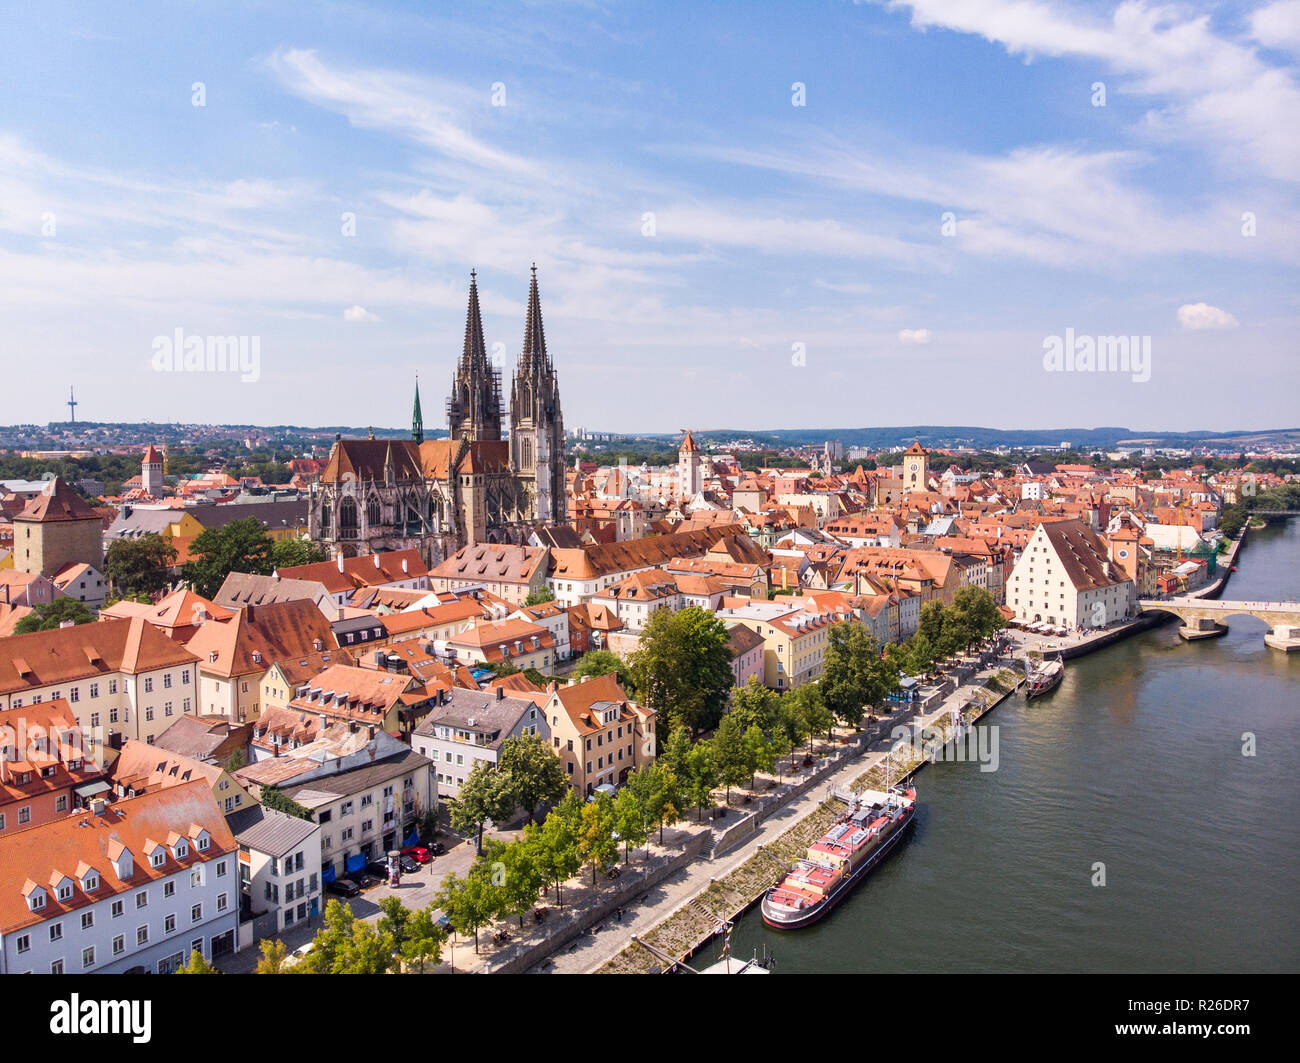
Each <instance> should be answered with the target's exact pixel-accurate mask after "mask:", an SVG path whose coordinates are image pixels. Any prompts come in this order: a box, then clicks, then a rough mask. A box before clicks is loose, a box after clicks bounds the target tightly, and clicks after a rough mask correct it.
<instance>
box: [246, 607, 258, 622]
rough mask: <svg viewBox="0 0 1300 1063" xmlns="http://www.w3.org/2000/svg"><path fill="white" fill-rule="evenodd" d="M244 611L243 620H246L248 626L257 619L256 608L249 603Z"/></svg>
mask: <svg viewBox="0 0 1300 1063" xmlns="http://www.w3.org/2000/svg"><path fill="white" fill-rule="evenodd" d="M244 611H245V614H246V615H245V617H244V619H245V620H247V621H248V622H249V623H250V624H251V623H252V622H253V621H254V620H256V619H257V606H255V605H254V604H253V603H252V602H249V603H248V605H247V606H245V607H244Z"/></svg>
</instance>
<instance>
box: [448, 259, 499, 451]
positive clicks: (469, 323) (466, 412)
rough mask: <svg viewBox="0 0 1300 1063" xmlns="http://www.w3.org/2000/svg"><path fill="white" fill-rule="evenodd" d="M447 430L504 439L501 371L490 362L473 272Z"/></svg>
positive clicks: (459, 434)
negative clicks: (502, 431)
mask: <svg viewBox="0 0 1300 1063" xmlns="http://www.w3.org/2000/svg"><path fill="white" fill-rule="evenodd" d="M447 431H448V432H449V433H450V434H451V438H452V439H469V440H470V441H471V442H473V441H476V440H485V439H500V438H501V373H500V371H499V370H497V369H494V368H493V367H492V364H491V363H490V362H489V361H488V356H487V347H486V346H485V344H484V342H483V319H482V317H481V316H480V315H479V309H478V284H477V281H476V274H475V272H474V270H470V271H469V311H468V313H467V314H466V317H465V348H464V350H463V351H462V352H461V356H460V364H459V365H458V366H457V367H456V377H455V379H454V380H453V381H452V385H451V397H450V398H449V399H448V400H447Z"/></svg>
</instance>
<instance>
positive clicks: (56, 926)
mask: <svg viewBox="0 0 1300 1063" xmlns="http://www.w3.org/2000/svg"><path fill="white" fill-rule="evenodd" d="M50 940H51V941H62V940H63V924H62V923H51V924H50Z"/></svg>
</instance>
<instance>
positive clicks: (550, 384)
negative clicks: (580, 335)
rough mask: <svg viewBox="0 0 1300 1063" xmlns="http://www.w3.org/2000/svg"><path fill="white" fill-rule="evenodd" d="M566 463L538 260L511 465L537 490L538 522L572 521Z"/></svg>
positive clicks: (517, 379)
mask: <svg viewBox="0 0 1300 1063" xmlns="http://www.w3.org/2000/svg"><path fill="white" fill-rule="evenodd" d="M564 463H565V456H564V417H563V415H562V414H561V412H560V388H559V384H558V383H557V382H556V379H555V367H554V366H553V365H551V356H550V355H549V354H547V352H546V333H545V332H544V331H543V329H542V303H541V299H540V297H539V296H538V294H537V265H536V263H534V265H533V280H532V284H531V285H530V287H529V289H528V318H527V322H526V323H525V325H524V346H523V350H521V351H520V352H519V363H518V365H517V366H516V367H515V376H514V380H513V382H512V383H511V386H510V464H511V466H512V467H513V468H514V470H515V472H516V474H517V475H518V477H519V480H520V482H521V483H522V484H524V485H527V486H529V487H530V488H531V491H532V493H533V497H534V499H535V502H536V504H535V507H534V518H535V519H536V520H539V521H545V522H547V523H556V524H558V523H563V522H564V521H566V520H567V519H568V502H567V499H566V498H565V490H564Z"/></svg>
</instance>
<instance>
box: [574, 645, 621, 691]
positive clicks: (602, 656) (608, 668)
mask: <svg viewBox="0 0 1300 1063" xmlns="http://www.w3.org/2000/svg"><path fill="white" fill-rule="evenodd" d="M610 672H617V673H618V685H619V686H621V687H622V688H623V689H624V690H625V691H626V692H627V694H628V696H629V697H635V696H636V685H635V683H634V682H633V680H632V672H631V670H630V669H629V668H628V666H627V664H626V662H625V661H624V660H623V658H622V657H620V656H619V655H618V654H617V653H611V652H610V651H609V650H588V651H587V652H586V653H584V654H583V655H582V656H581V657H580V658H578V663H577V664H576V665H574V668H573V672H572V673H571V674H572V677H573V678H574V679H581V678H582V677H583V676H591V678H592V679H599V678H600V677H601V676H603V675H609V673H610Z"/></svg>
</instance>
